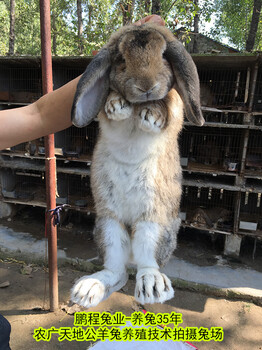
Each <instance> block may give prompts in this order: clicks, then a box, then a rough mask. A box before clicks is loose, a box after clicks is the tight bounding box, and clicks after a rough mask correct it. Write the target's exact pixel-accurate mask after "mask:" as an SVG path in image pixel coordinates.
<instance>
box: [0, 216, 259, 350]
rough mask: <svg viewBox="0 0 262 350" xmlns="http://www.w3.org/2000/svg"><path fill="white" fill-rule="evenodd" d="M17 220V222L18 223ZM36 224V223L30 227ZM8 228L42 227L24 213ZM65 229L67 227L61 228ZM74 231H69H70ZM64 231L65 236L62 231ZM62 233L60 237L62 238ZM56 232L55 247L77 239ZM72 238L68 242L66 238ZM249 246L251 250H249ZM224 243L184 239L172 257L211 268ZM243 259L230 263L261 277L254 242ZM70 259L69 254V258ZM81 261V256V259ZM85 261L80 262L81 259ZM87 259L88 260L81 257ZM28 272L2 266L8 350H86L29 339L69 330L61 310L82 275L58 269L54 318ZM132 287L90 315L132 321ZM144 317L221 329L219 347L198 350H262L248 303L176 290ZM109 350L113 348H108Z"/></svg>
mask: <svg viewBox="0 0 262 350" xmlns="http://www.w3.org/2000/svg"><path fill="white" fill-rule="evenodd" d="M20 219H21V217H20ZM34 220H35V221H34ZM1 223H2V224H9V225H10V226H12V227H13V228H15V227H17V228H19V229H20V230H21V231H23V230H25V228H27V232H28V231H29V232H30V230H31V231H32V232H33V231H35V233H36V232H40V231H43V230H42V229H41V230H39V225H42V226H43V222H41V221H39V220H38V219H37V218H35V219H33V218H32V217H31V214H30V213H27V215H25V213H23V220H21V221H20V220H19V216H18V217H17V218H16V220H13V221H12V222H11V223H10V222H9V223H7V222H1ZM65 225H66V223H65ZM74 228H76V227H74ZM70 230H71V231H72V227H70ZM62 231H63V230H62ZM62 231H61V232H62ZM76 231H77V237H78V240H77V241H79V243H78V245H79V247H80V246H82V245H83V243H85V244H86V241H88V240H90V239H91V238H90V236H89V235H86V236H85V237H83V235H82V233H81V229H79V227H78V229H77V230H76ZM61 232H60V238H59V245H60V246H62V245H63V242H65V240H70V239H71V240H72V238H73V240H74V241H76V234H75V236H74V235H73V236H72V234H71V236H70V235H68V234H66V230H64V232H63V234H61ZM70 237H71V238H70ZM249 243H250V244H249ZM78 245H76V246H74V247H73V253H75V252H76V251H77V250H78V248H77V247H78ZM222 245H223V242H222V241H221V239H220V238H216V239H214V238H212V239H211V240H210V238H209V237H206V239H205V238H203V236H202V237H198V235H197V234H196V235H195V236H194V240H192V236H190V235H187V234H185V235H184V237H183V239H180V240H179V248H178V250H177V252H176V255H177V256H178V257H182V258H184V259H186V260H188V261H190V262H194V263H198V264H199V265H212V264H213V263H214V262H215V261H216V258H215V256H216V254H220V253H221V247H222ZM242 250H243V253H242V254H241V257H240V258H239V259H235V260H232V261H231V263H232V264H233V265H234V264H235V266H249V267H252V268H254V269H256V270H258V271H261V268H262V266H261V245H258V247H257V252H256V256H257V259H255V260H252V259H251V258H250V257H251V256H252V250H253V245H252V242H248V241H247V242H246V245H245V247H243V249H242ZM73 253H72V254H73ZM79 257H80V258H81V256H79ZM83 258H84V257H83ZM85 258H86V257H85ZM24 266H28V265H26V264H23V262H19V261H14V260H12V259H2V260H0V285H1V283H3V282H5V281H9V283H10V285H9V286H7V287H6V288H0V313H1V314H3V315H4V316H5V317H6V318H7V319H8V320H9V322H10V323H11V326H12V332H11V349H12V350H31V349H32V350H33V349H34V350H38V349H51V350H52V349H68V350H69V349H70V350H74V349H79V350H81V349H88V348H89V347H90V346H91V345H92V344H91V343H87V342H76V341H71V342H69V341H63V342H59V341H58V340H57V336H56V335H54V336H53V337H52V340H51V341H50V342H48V343H47V342H36V341H35V340H34V338H33V332H34V329H36V328H39V327H43V328H50V327H52V326H54V327H56V328H59V327H73V326H74V325H73V321H74V318H73V315H71V314H68V313H67V312H65V311H63V310H62V308H63V307H64V306H65V305H66V304H68V301H69V295H70V288H71V287H72V285H73V283H74V281H75V280H76V279H77V278H79V277H81V276H83V275H84V274H85V273H84V272H81V271H78V270H77V269H75V268H74V267H72V266H69V265H65V266H62V267H60V268H59V303H60V309H59V311H57V312H53V313H51V312H48V311H47V310H48V308H49V300H48V295H49V292H48V273H47V272H46V269H45V268H44V267H43V266H39V265H32V266H29V269H28V270H24V269H23V267H24ZM134 287H135V281H134V280H132V279H130V280H129V281H128V283H127V286H126V287H124V288H123V289H122V290H121V291H119V292H117V293H113V294H112V295H111V296H110V297H109V299H107V300H105V301H103V302H102V303H100V304H99V305H98V306H97V307H94V308H92V309H89V310H88V311H99V312H103V311H107V312H110V313H112V314H113V313H115V312H117V311H121V312H123V313H124V314H125V315H130V314H131V313H132V312H134V311H139V310H140V309H141V305H139V304H138V303H137V302H136V301H135V299H134V297H133V295H134ZM145 308H146V310H147V311H150V312H154V313H159V312H162V313H163V312H168V313H170V312H172V311H175V312H179V313H182V317H183V324H182V327H205V328H211V327H223V329H224V340H223V342H221V343H218V342H217V343H216V342H214V341H211V342H200V343H193V344H195V346H197V347H198V348H199V349H200V350H217V349H224V350H259V349H260V350H261V349H262V331H261V330H262V308H261V307H259V306H257V305H255V304H253V303H249V302H246V301H245V302H243V301H230V300H225V299H223V298H216V297H212V296H208V295H203V294H200V293H196V292H190V291H187V290H179V289H176V293H175V298H174V299H172V300H170V301H168V302H166V303H165V304H155V305H145ZM112 349H113V347H112Z"/></svg>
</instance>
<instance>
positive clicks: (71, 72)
mask: <svg viewBox="0 0 262 350" xmlns="http://www.w3.org/2000/svg"><path fill="white" fill-rule="evenodd" d="M84 70H85V68H84V67H74V68H73V67H57V66H55V67H54V68H53V84H54V89H58V88H59V87H61V86H63V85H64V84H66V83H68V82H69V81H71V80H73V79H75V78H76V77H78V76H79V75H81V74H82V73H83V72H84Z"/></svg>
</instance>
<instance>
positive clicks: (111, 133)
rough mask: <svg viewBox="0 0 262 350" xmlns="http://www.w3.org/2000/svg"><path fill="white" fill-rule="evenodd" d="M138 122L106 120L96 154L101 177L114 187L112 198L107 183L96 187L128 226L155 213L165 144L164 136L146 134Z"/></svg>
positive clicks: (132, 120)
mask: <svg viewBox="0 0 262 350" xmlns="http://www.w3.org/2000/svg"><path fill="white" fill-rule="evenodd" d="M135 122H136V120H135V119H134V118H131V119H126V120H123V121H120V122H119V121H111V123H110V124H108V123H107V122H104V121H103V120H102V121H101V124H100V125H101V129H102V130H101V132H102V135H101V139H100V142H99V143H98V146H97V149H96V151H95V154H94V162H95V163H96V162H97V161H98V162H99V165H98V166H99V170H100V171H99V173H100V174H101V175H102V176H103V177H107V181H108V184H109V186H110V195H109V196H108V189H104V185H105V182H103V184H102V183H100V186H99V187H98V188H97V187H96V190H97V191H99V192H100V194H99V197H100V196H101V197H103V201H104V204H105V203H106V205H107V208H108V209H109V210H111V211H112V212H114V213H115V215H117V217H118V219H119V220H121V222H123V223H125V224H127V225H133V224H134V223H135V222H136V221H137V220H138V219H139V217H140V216H141V213H144V212H146V211H150V210H152V208H151V207H152V205H153V203H154V194H155V176H156V174H157V163H158V155H159V148H161V146H162V144H163V143H165V139H164V135H155V134H149V133H145V132H144V131H143V130H141V129H138V128H137V126H136V123H135ZM115 124H117V125H115ZM100 158H102V159H100ZM103 160H104V161H103ZM94 167H96V164H94ZM94 176H95V177H96V176H97V170H96V171H95V174H94ZM96 195H97V194H96Z"/></svg>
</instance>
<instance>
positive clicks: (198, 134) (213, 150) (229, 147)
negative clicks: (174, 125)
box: [180, 127, 242, 172]
mask: <svg viewBox="0 0 262 350" xmlns="http://www.w3.org/2000/svg"><path fill="white" fill-rule="evenodd" d="M180 154H181V158H182V160H183V162H182V166H183V167H184V168H186V169H188V170H195V171H198V170H199V171H203V170H206V171H225V172H237V171H238V169H239V167H240V162H241V155H242V131H241V130H239V129H221V128H195V127H186V128H184V129H183V132H182V134H181V137H180Z"/></svg>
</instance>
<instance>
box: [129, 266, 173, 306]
mask: <svg viewBox="0 0 262 350" xmlns="http://www.w3.org/2000/svg"><path fill="white" fill-rule="evenodd" d="M173 296H174V289H173V287H172V285H171V282H170V280H169V278H168V277H167V276H166V275H165V274H164V273H161V272H160V271H159V270H158V269H156V268H153V267H147V268H143V269H140V270H139V271H138V273H137V276H136V288H135V298H136V300H137V301H138V302H140V303H141V304H142V305H144V304H147V303H149V304H154V303H163V302H165V301H166V300H169V299H171V298H173Z"/></svg>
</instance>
